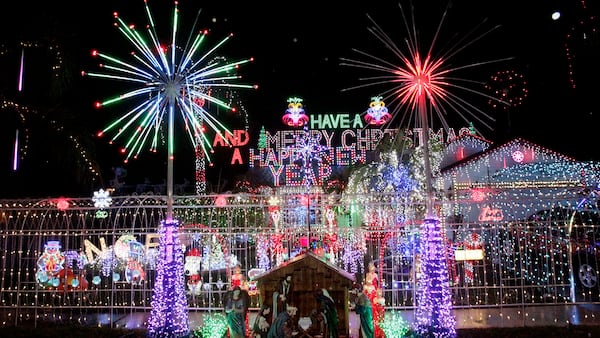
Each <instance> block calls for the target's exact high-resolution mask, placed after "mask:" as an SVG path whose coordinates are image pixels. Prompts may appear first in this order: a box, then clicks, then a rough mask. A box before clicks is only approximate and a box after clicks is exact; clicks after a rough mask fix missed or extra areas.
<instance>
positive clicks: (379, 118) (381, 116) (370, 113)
mask: <svg viewBox="0 0 600 338" xmlns="http://www.w3.org/2000/svg"><path fill="white" fill-rule="evenodd" d="M391 118H392V115H391V114H390V113H388V109H387V107H386V106H385V102H383V101H382V97H381V96H374V97H372V98H371V104H370V105H369V109H367V114H366V115H365V122H367V123H368V124H373V125H376V126H380V125H382V124H385V123H387V122H388V121H389V120H390V119H391Z"/></svg>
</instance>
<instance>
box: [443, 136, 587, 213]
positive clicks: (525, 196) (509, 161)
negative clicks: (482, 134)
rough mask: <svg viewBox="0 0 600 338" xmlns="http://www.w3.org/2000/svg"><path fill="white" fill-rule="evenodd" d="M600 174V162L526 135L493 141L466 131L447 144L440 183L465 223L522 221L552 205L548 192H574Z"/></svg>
mask: <svg viewBox="0 0 600 338" xmlns="http://www.w3.org/2000/svg"><path fill="white" fill-rule="evenodd" d="M597 173H598V168H597V164H596V165H595V164H593V163H585V162H578V161H576V160H575V159H573V158H571V157H569V156H565V155H563V154H560V153H557V152H555V151H552V150H550V149H547V148H544V147H542V146H539V145H537V144H535V143H532V142H529V141H527V140H524V139H522V138H516V139H513V140H511V141H508V142H506V143H503V144H499V145H491V143H489V142H488V141H486V140H484V139H482V138H479V137H477V136H474V135H462V136H459V137H457V138H456V139H454V140H453V141H451V142H450V143H449V144H448V145H447V147H446V151H445V157H444V159H443V161H442V169H441V177H440V180H439V181H438V184H439V186H438V188H439V189H443V193H445V194H446V197H447V198H448V199H450V200H451V201H452V202H453V208H454V213H453V214H454V215H455V216H456V217H458V219H459V220H460V221H461V222H469V223H471V222H477V223H490V222H499V221H511V220H522V219H525V218H527V217H529V216H530V215H531V214H532V213H535V212H536V211H539V210H543V209H545V208H548V207H549V206H548V205H546V204H545V203H547V202H544V201H545V200H547V198H542V197H550V196H554V197H556V196H569V197H572V196H573V194H577V193H579V192H580V191H584V190H585V189H586V188H588V189H589V188H590V187H593V186H594V184H595V182H594V181H595V177H596V175H597ZM515 202H517V203H515Z"/></svg>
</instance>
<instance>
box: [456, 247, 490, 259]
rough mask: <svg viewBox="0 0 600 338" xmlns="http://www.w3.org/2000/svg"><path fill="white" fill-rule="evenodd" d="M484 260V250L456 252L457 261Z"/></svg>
mask: <svg viewBox="0 0 600 338" xmlns="http://www.w3.org/2000/svg"><path fill="white" fill-rule="evenodd" d="M482 259H483V250H482V249H471V250H462V249H459V250H456V251H454V260H455V261H480V260H482Z"/></svg>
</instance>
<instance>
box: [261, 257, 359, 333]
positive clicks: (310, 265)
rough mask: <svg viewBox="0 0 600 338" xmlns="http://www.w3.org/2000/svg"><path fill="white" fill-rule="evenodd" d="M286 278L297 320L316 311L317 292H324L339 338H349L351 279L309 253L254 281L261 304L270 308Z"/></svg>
mask: <svg viewBox="0 0 600 338" xmlns="http://www.w3.org/2000/svg"><path fill="white" fill-rule="evenodd" d="M288 275H290V276H292V284H291V285H292V286H291V288H290V291H289V297H288V298H289V299H290V300H291V301H290V304H289V305H292V306H295V307H297V308H298V312H297V315H296V318H295V319H296V321H297V320H298V319H300V318H302V317H310V315H311V312H312V311H313V310H316V309H318V304H317V300H316V297H315V295H316V293H317V290H319V289H326V290H327V291H328V292H329V294H330V295H331V297H332V298H333V300H334V301H335V304H336V309H337V312H338V317H339V327H338V330H339V334H340V337H342V336H345V337H348V336H349V331H350V327H349V320H348V318H349V316H348V310H349V309H348V304H349V290H350V289H351V288H352V287H353V285H354V276H353V275H352V274H350V273H348V272H346V271H344V270H342V269H339V268H338V267H337V266H335V265H333V264H332V263H330V262H329V261H327V260H325V259H324V258H321V257H319V256H317V255H316V254H314V253H312V252H307V253H303V254H301V255H298V256H296V257H294V258H293V259H291V260H289V261H287V262H285V263H283V264H281V265H280V266H278V267H276V268H274V269H272V270H269V271H266V272H264V273H262V274H261V275H259V276H257V277H256V278H255V280H256V282H257V288H258V290H259V294H260V298H259V299H260V304H261V305H262V304H268V305H269V306H271V308H272V306H273V293H274V292H278V293H281V292H282V291H281V289H282V282H283V280H284V279H285V278H286V277H287V276H288Z"/></svg>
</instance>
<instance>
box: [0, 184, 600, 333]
mask: <svg viewBox="0 0 600 338" xmlns="http://www.w3.org/2000/svg"><path fill="white" fill-rule="evenodd" d="M577 198H579V197H577V196H575V197H574V199H573V200H572V201H569V199H565V198H563V199H561V201H560V203H559V202H558V201H554V200H546V201H543V203H542V202H540V200H535V201H524V200H522V199H521V200H519V201H516V202H515V205H514V208H508V207H506V204H505V206H504V208H503V209H502V210H499V209H497V210H494V209H493V208H491V204H485V205H483V204H477V203H470V204H469V203H464V204H461V205H457V204H456V203H451V202H443V203H438V204H436V210H438V212H439V213H440V220H441V222H442V224H443V226H444V228H445V229H446V230H445V236H446V240H447V244H448V245H447V249H448V250H447V253H448V255H447V263H448V272H449V276H450V280H451V289H452V292H453V300H454V305H455V307H467V306H468V307H472V306H481V307H498V306H513V305H523V304H549V303H552V304H560V303H574V302H595V301H598V295H599V287H598V279H597V277H598V270H599V268H598V263H599V257H600V252H599V251H598V247H599V246H600V233H599V227H598V220H599V219H600V218H599V217H598V216H597V213H596V211H595V210H591V209H585V208H584V207H582V206H581V205H579V206H577V204H578V203H579V204H581V203H580V202H581V201H580V200H578V199H577ZM94 202H95V201H93V200H92V199H69V200H59V199H45V200H19V201H16V200H15V201H12V200H11V201H9V200H3V201H0V203H1V204H0V206H1V214H0V225H1V226H0V254H1V258H0V269H1V272H2V274H1V276H0V310H1V316H2V318H1V319H2V322H3V323H4V325H7V324H8V325H13V324H18V323H20V322H23V321H31V320H34V321H37V320H45V319H52V320H57V319H65V320H76V321H85V322H88V321H89V320H90V319H91V318H94V319H93V320H98V319H97V318H98V317H96V316H97V314H108V315H109V316H110V318H114V316H122V315H127V314H131V313H149V311H150V300H151V298H152V286H153V281H154V277H155V270H154V269H155V266H156V258H157V252H158V250H157V246H158V235H157V227H158V225H159V224H160V221H161V220H163V218H164V216H165V211H166V197H164V196H154V195H141V196H126V197H125V196H123V197H120V196H112V204H110V205H109V206H105V207H103V208H99V207H98V204H96V205H95V204H94ZM96 202H97V201H96ZM540 205H542V206H543V208H541V209H540V207H539V206H540ZM524 206H525V207H524ZM533 206H535V207H533ZM532 208H533V210H532ZM586 208H589V205H588V206H586ZM421 211H422V205H418V204H414V205H413V204H406V203H405V202H404V201H403V200H401V199H399V198H398V197H397V196H394V195H383V194H380V195H369V196H338V195H330V194H311V195H310V198H309V197H308V195H306V194H301V193H296V194H294V193H286V194H279V195H278V194H276V195H249V194H236V195H215V196H184V197H176V198H175V202H174V214H175V217H176V218H177V219H179V220H180V221H181V224H182V225H181V227H180V239H181V241H182V244H183V245H185V250H184V252H185V255H186V259H185V276H183V278H185V280H186V285H187V293H188V294H187V297H188V304H189V308H190V311H205V310H221V309H222V308H223V306H224V304H223V299H224V295H225V292H226V290H227V289H228V288H229V283H230V276H231V269H232V267H233V266H235V265H237V264H239V265H240V266H241V268H242V272H243V273H244V275H245V276H246V278H247V279H248V280H249V285H248V286H249V288H250V292H251V294H255V293H256V292H257V291H256V290H254V289H253V287H254V285H253V283H252V280H251V278H250V277H248V275H249V274H250V275H252V274H253V273H257V272H261V271H267V270H269V269H271V268H273V267H275V266H277V265H278V264H280V263H282V262H284V261H285V260H287V259H289V258H291V257H293V256H294V255H297V254H298V253H299V252H301V251H303V250H311V251H313V252H315V253H317V254H318V255H320V256H322V257H323V259H327V260H330V261H331V262H333V263H335V264H336V265H337V266H338V267H340V268H342V269H344V270H346V271H349V272H351V273H353V274H354V275H355V277H356V281H357V287H360V284H361V282H362V279H363V276H364V271H365V265H366V264H367V263H368V262H370V261H373V262H375V264H376V266H377V267H378V273H379V276H380V278H381V282H382V283H381V284H382V290H383V297H384V298H385V306H386V308H388V309H412V308H414V307H415V296H414V295H415V285H416V282H415V281H416V280H417V278H418V274H419V269H418V266H419V221H415V219H418V218H419V215H420V212H421ZM476 212H477V213H478V214H479V215H480V216H479V217H477V219H473V220H469V219H466V218H465V217H464V216H462V215H469V214H475V213H476ZM252 301H253V304H252V305H253V306H254V307H258V306H259V304H258V297H257V296H254V297H252Z"/></svg>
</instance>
